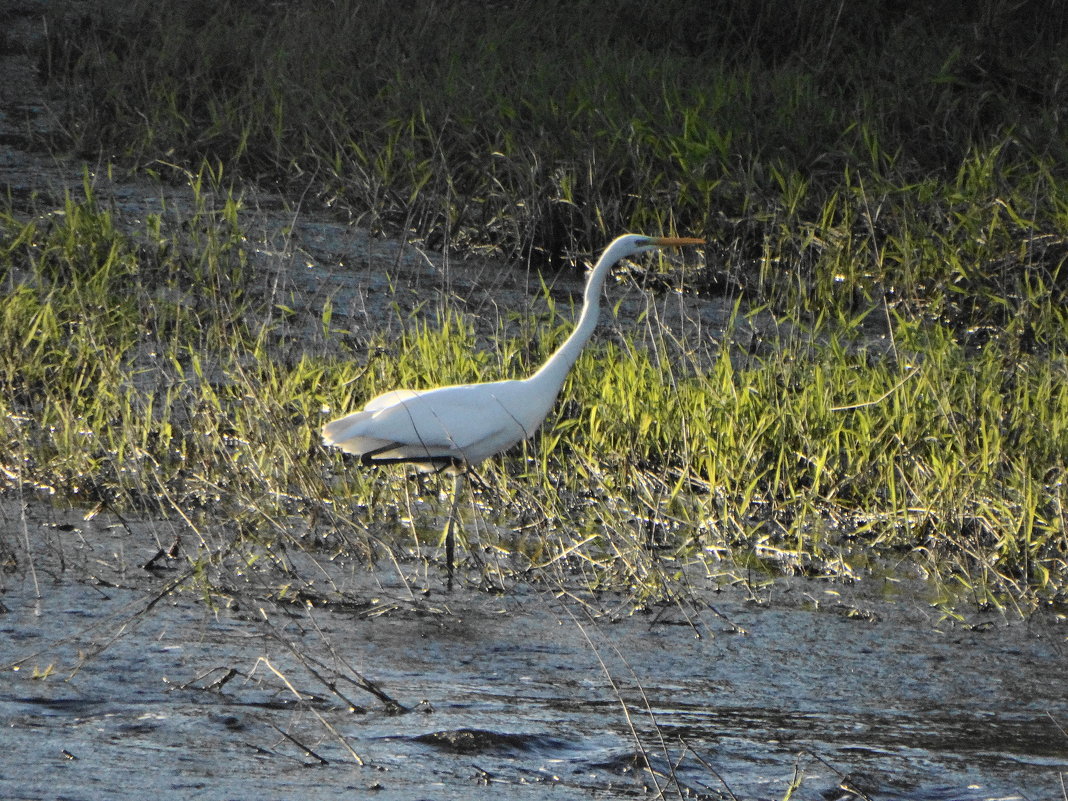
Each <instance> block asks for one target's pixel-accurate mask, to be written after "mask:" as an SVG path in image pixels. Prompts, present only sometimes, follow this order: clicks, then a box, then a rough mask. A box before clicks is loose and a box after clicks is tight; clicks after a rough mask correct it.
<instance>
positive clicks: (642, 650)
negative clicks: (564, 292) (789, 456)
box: [0, 497, 1068, 799]
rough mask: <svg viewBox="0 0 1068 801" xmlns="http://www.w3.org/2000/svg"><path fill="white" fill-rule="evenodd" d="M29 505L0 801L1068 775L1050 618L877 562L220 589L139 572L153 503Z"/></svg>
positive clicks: (406, 576) (3, 693)
mask: <svg viewBox="0 0 1068 801" xmlns="http://www.w3.org/2000/svg"><path fill="white" fill-rule="evenodd" d="M23 508H24V510H25V512H23V509H22V508H20V507H19V504H17V503H13V502H12V499H11V498H10V497H8V498H7V499H6V502H5V503H4V504H3V509H4V513H3V521H2V529H0V547H2V549H3V552H4V554H5V557H4V558H5V563H6V565H7V571H6V572H5V573H4V574H3V578H2V586H0V603H2V605H3V606H2V609H0V611H2V614H0V663H2V669H3V670H2V673H0V677H2V678H0V717H2V719H3V720H4V721H5V723H6V725H5V727H4V728H3V730H2V731H0V746H2V747H3V749H4V751H5V753H7V754H8V755H9V757H8V759H6V760H5V761H4V767H2V768H0V795H2V796H3V797H5V798H26V799H38V798H40V799H43V798H55V797H77V798H84V799H94V798H121V797H135V796H136V797H141V795H142V794H143V791H144V788H145V787H146V781H147V779H146V777H149V776H151V777H152V779H151V784H152V786H153V787H154V788H158V789H160V790H163V791H164V792H166V794H167V795H168V797H171V798H209V797H210V798H252V797H272V798H292V797H296V796H298V795H299V796H301V797H306V798H311V799H314V798H336V797H337V796H338V795H340V794H342V793H346V792H348V793H351V792H353V791H358V792H363V791H374V792H375V795H376V797H379V798H385V799H389V798H398V799H401V798H413V797H432V798H470V797H472V796H473V795H475V794H477V793H479V792H483V791H485V788H487V787H490V788H497V790H498V791H499V790H500V789H503V788H505V787H507V792H508V793H509V794H511V795H513V796H514V797H516V798H530V799H537V798H548V797H553V798H559V797H561V796H560V794H561V793H564V794H565V795H566V796H567V797H569V798H606V797H629V796H631V795H635V796H644V795H645V794H646V793H647V792H648V790H649V789H652V788H654V787H656V786H659V787H660V788H661V789H663V790H664V791H665V792H666V793H667V794H668V796H669V797H677V795H678V793H679V792H684V793H688V794H689V795H688V797H699V798H723V797H729V795H728V790H727V788H728V787H729V790H730V792H733V793H735V794H736V795H737V796H738V797H740V798H781V797H783V796H784V795H785V794H786V793H787V790H788V787H789V783H790V781H791V780H792V778H793V777H794V775H795V773H794V772H795V768H796V769H799V770H800V774H799V775H800V776H803V780H802V783H801V786H800V789H799V790H798V791H797V792H796V794H795V796H794V797H798V798H812V799H822V798H829V797H830V798H849V797H864V795H867V796H868V797H873V798H888V797H889V798H909V799H923V798H929V799H948V798H956V799H961V798H964V799H994V798H1000V799H1004V798H1021V799H1024V798H1027V799H1033V798H1060V797H1061V793H1062V791H1061V789H1060V788H1061V782H1062V781H1063V780H1064V779H1065V778H1066V774H1068V760H1066V754H1068V737H1066V736H1065V733H1064V728H1065V723H1066V722H1068V684H1066V683H1065V682H1064V681H1063V680H1062V679H1061V677H1063V674H1064V665H1065V664H1066V661H1065V659H1066V654H1065V650H1064V637H1065V633H1064V630H1063V628H1064V624H1063V621H1057V620H1054V619H1045V618H1043V617H1042V616H1035V617H1033V618H1031V619H1030V620H1029V621H1027V622H1010V621H1008V620H1005V619H1002V618H999V617H997V616H985V617H976V618H974V619H971V620H968V621H955V620H953V619H950V618H946V617H943V616H941V615H940V614H939V613H938V611H937V610H936V609H935V608H934V607H932V606H931V605H930V604H929V603H928V602H926V601H925V600H924V599H923V597H922V595H921V594H918V592H919V591H922V588H907V587H905V588H903V587H901V586H900V585H892V584H887V583H883V582H878V581H872V582H870V583H865V582H859V583H857V584H855V585H853V586H848V587H847V586H841V585H835V586H832V585H821V584H818V583H814V582H803V581H802V582H786V581H781V582H776V583H775V584H774V585H769V586H768V587H765V588H762V589H758V590H757V591H756V592H755V594H754V593H752V592H751V591H750V590H749V589H745V588H741V587H734V588H729V587H728V588H713V587H711V586H709V587H704V588H697V589H699V590H701V592H700V593H699V596H700V597H704V598H707V599H709V600H711V601H712V603H713V605H714V608H713V607H710V606H707V605H703V604H700V603H694V604H683V605H676V606H671V607H661V608H657V609H655V610H651V611H650V612H649V613H645V614H635V615H631V616H626V617H622V618H618V617H613V616H611V615H607V616H601V615H600V614H599V613H600V612H603V611H604V608H605V607H604V606H603V605H602V604H596V605H587V604H583V603H580V602H579V601H578V600H576V599H575V598H574V597H568V596H567V595H566V594H562V593H561V590H562V589H563V588H555V589H554V588H533V587H531V586H528V585H521V586H517V587H515V588H513V589H511V590H510V591H508V592H506V593H504V594H502V595H488V594H486V593H484V592H477V591H471V590H469V589H466V588H459V589H457V590H456V591H454V592H453V593H451V594H448V593H445V592H444V591H443V582H442V581H441V577H440V576H436V575H433V573H429V574H428V573H427V572H426V569H425V566H424V565H423V564H418V565H417V564H410V565H401V566H399V567H398V568H391V569H383V570H377V571H369V570H367V569H366V568H363V567H360V566H354V565H351V564H339V563H338V562H337V561H326V560H316V559H313V557H310V556H307V555H304V556H303V557H301V556H298V555H295V554H294V555H291V561H290V564H291V565H294V566H295V565H297V564H298V562H299V560H300V559H301V558H306V559H308V560H309V561H308V562H307V563H306V564H305V565H303V566H302V567H303V568H311V567H313V565H314V567H315V568H316V569H317V570H318V572H319V578H318V579H317V581H319V582H321V583H322V584H323V585H324V586H326V585H329V586H330V587H331V588H333V591H334V592H335V593H336V597H337V598H338V599H342V598H345V599H349V601H348V602H347V603H346V602H342V601H341V600H338V601H337V602H335V603H328V604H326V605H321V606H318V607H316V606H314V605H309V604H301V603H293V602H290V601H289V600H283V599H279V600H276V601H273V602H271V601H266V600H265V599H264V598H263V594H262V591H261V590H262V587H261V586H260V585H259V584H258V580H257V579H255V578H254V577H248V578H247V579H245V581H247V584H245V585H244V586H242V584H241V581H242V580H241V579H240V578H238V577H237V576H235V583H234V585H233V586H232V587H231V588H230V591H231V595H230V601H229V602H228V605H227V604H220V605H216V606H215V607H214V608H213V607H212V606H209V605H205V604H204V603H203V602H202V601H201V599H200V598H199V597H198V596H197V593H196V592H195V591H191V590H188V589H186V590H184V591H182V592H179V593H170V594H163V593H164V592H165V591H166V590H168V588H170V587H171V585H172V584H173V582H174V581H175V580H176V579H179V578H181V577H182V573H181V569H175V570H169V569H168V570H162V571H146V570H144V569H143V568H142V565H143V564H144V563H146V562H147V561H149V560H150V559H151V557H152V556H153V555H155V553H156V552H157V551H158V549H159V547H160V546H161V545H166V544H167V541H168V540H169V538H170V537H171V536H172V528H173V526H172V525H171V524H168V523H163V522H138V523H134V522H131V521H129V520H126V521H123V520H119V519H117V518H112V517H108V516H107V515H106V514H102V515H98V516H97V517H96V518H94V519H93V520H91V521H85V520H83V519H82V515H81V514H80V513H78V512H65V511H61V510H57V509H55V508H53V507H50V506H47V505H44V504H41V503H39V502H33V503H31V504H29V505H27V506H25V507H23ZM26 543H29V549H28V550H27V548H26ZM301 572H302V573H303V574H304V575H305V576H307V575H310V574H309V573H307V572H305V570H304V569H302V570H301ZM705 593H707V594H705ZM588 600H589V599H588ZM645 760H648V763H649V764H650V765H651V766H652V767H653V770H652V771H649V770H645V769H644V768H643V765H644V763H645ZM843 783H844V784H845V786H846V787H852V788H853V791H854V795H849V792H848V791H846V790H841V789H836V788H840V786H842V785H843Z"/></svg>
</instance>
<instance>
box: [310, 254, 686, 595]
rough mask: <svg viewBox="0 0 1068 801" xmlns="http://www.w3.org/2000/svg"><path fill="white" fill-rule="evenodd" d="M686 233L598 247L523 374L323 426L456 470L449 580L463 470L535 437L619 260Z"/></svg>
mask: <svg viewBox="0 0 1068 801" xmlns="http://www.w3.org/2000/svg"><path fill="white" fill-rule="evenodd" d="M703 243H704V240H703V239H695V238H692V237H656V236H639V235H635V234H627V235H625V236H621V237H619V238H617V239H615V240H614V241H613V242H612V243H611V244H610V245H609V246H608V247H607V248H606V249H605V251H604V253H602V254H601V258H600V259H598V261H597V264H596V265H594V268H593V270H592V271H591V272H590V274H589V278H588V279H587V281H586V291H585V296H584V301H583V306H582V312H581V314H580V315H579V319H578V323H577V324H576V325H575V329H574V331H572V332H571V335H570V336H569V337H568V338H567V340H566V341H565V342H564V343H563V344H562V345H561V346H560V347H559V348H558V349H557V351H556V352H555V353H554V354H553V355H552V356H550V357H549V359H548V361H546V362H545V364H543V365H542V366H541V368H540V369H539V370H538V371H537V372H536V373H534V374H533V375H532V376H530V377H529V378H523V379H512V380H507V381H492V382H487V383H481V384H457V385H454V386H447V387H437V388H434V389H420V390H414V389H395V390H393V391H392V392H387V393H385V394H384V395H379V396H378V397H377V398H374V399H372V400H371V401H369V402H368V403H367V405H366V406H364V407H363V409H361V410H360V411H358V412H353V413H352V414H349V415H346V416H345V417H341V418H338V419H337V420H332V421H331V422H329V423H327V424H326V425H324V426H323V442H324V443H325V444H326V445H333V446H336V447H338V448H341V450H343V451H345V452H346V453H351V454H353V455H355V456H358V457H360V463H361V464H365V465H387V464H400V463H407V464H414V465H415V466H416V467H418V468H419V469H420V470H423V471H428V472H429V471H440V470H445V471H448V472H450V473H452V474H453V475H454V477H455V481H454V484H453V497H452V505H451V508H450V511H449V520H448V523H447V524H446V531H445V562H446V565H447V569H448V576H449V584H450V586H451V584H452V571H453V553H454V533H453V528H454V526H455V518H456V508H457V502H458V501H459V498H460V493H461V489H462V485H463V477H464V472H465V470H466V469H467V468H468V467H469V466H472V465H476V464H478V463H479V462H481V461H483V460H484V459H486V458H488V457H490V456H493V455H494V454H497V453H500V452H502V451H504V450H507V449H508V448H510V447H512V446H513V445H515V444H517V443H519V442H522V441H523V440H525V439H528V438H529V437H531V436H533V434H534V431H535V430H536V429H537V428H538V426H539V425H541V423H542V421H543V420H544V419H545V416H546V415H547V414H548V413H549V410H550V409H552V407H553V404H554V403H555V402H556V396H557V395H558V394H559V393H560V388H561V387H562V386H563V385H564V379H565V378H566V377H567V373H568V371H569V370H570V369H571V367H572V365H574V363H575V360H576V359H578V356H579V353H580V352H581V351H582V348H583V347H584V346H585V345H586V342H587V341H588V340H589V338H590V335H591V334H592V333H593V330H594V328H595V327H596V326H597V317H598V315H599V313H600V305H601V289H602V287H603V286H604V280H605V277H606V276H607V275H608V272H609V270H610V269H611V268H612V266H613V265H614V264H616V263H617V262H618V261H620V260H621V259H625V258H627V257H629V256H635V255H637V254H639V253H646V252H649V251H654V250H658V249H660V248H668V247H680V246H683V245H700V244H703Z"/></svg>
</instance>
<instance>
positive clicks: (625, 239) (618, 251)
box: [609, 234, 705, 260]
mask: <svg viewBox="0 0 1068 801" xmlns="http://www.w3.org/2000/svg"><path fill="white" fill-rule="evenodd" d="M704 243H705V240H703V239H698V238H696V237H692V236H642V235H641V234H625V235H623V236H621V237H619V238H618V239H616V240H615V241H614V242H613V243H612V244H611V245H609V251H610V252H612V253H613V255H614V256H615V257H616V260H618V259H625V258H628V257H629V256H636V255H637V254H639V253H648V252H650V251H653V250H660V249H661V248H677V247H683V246H685V245H703V244H704Z"/></svg>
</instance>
